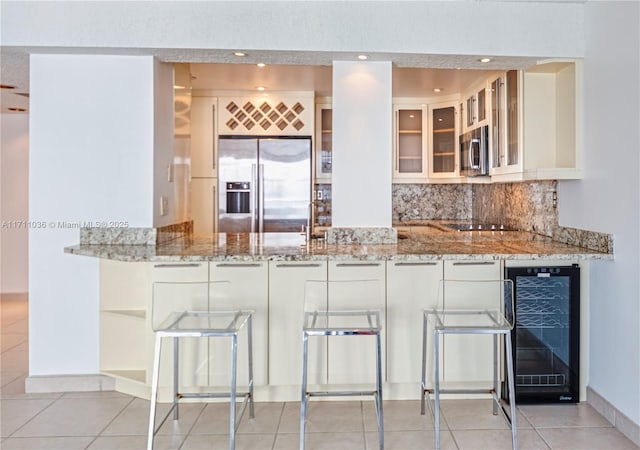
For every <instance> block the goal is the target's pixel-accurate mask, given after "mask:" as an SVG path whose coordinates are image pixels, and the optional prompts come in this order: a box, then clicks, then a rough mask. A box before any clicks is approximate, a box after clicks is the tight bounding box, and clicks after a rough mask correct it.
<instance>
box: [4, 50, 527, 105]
mask: <svg viewBox="0 0 640 450" xmlns="http://www.w3.org/2000/svg"><path fill="white" fill-rule="evenodd" d="M30 53H59V54H63V53H66V54H70V53H74V54H88V53H91V54H125V55H153V56H155V57H157V58H158V59H159V60H161V61H164V62H169V63H191V72H192V75H193V76H194V77H195V79H193V81H192V88H194V89H207V90H216V91H219V90H255V88H256V87H257V86H266V87H267V89H268V90H271V91H282V90H288V91H315V92H316V95H318V96H330V95H331V78H332V74H331V64H332V62H333V61H345V60H351V61H355V60H356V57H357V55H356V54H350V53H349V54H347V53H339V52H300V51H286V52H284V51H253V52H251V53H250V54H249V55H247V56H246V57H244V58H238V57H236V56H234V55H233V53H232V52H231V51H229V50H213V49H122V48H119V49H113V48H91V49H87V48H54V47H51V48H42V47H40V48H26V47H21V48H17V47H2V48H0V69H1V70H0V79H1V80H2V84H9V85H13V86H16V89H12V90H7V89H3V90H2V93H1V98H0V100H1V102H2V112H7V108H9V107H21V108H25V109H28V93H29V54H30ZM369 60H370V61H391V62H392V63H393V67H394V72H393V96H394V97H437V96H446V95H451V94H454V93H456V92H460V91H461V90H463V89H465V88H466V87H468V86H469V85H470V84H471V83H473V81H474V80H476V79H478V78H479V77H481V76H483V74H485V73H486V72H487V71H494V70H505V69H526V68H528V67H531V66H532V65H533V64H535V62H536V58H531V57H505V56H501V57H494V58H493V60H492V61H491V62H490V63H489V64H482V63H480V62H479V61H478V56H471V55H426V54H408V53H389V54H387V53H385V54H369ZM258 62H264V63H266V64H267V65H266V67H264V68H259V67H257V66H256V63H258ZM436 87H438V88H441V89H443V90H442V92H441V93H439V94H436V93H433V91H432V89H433V88H436Z"/></svg>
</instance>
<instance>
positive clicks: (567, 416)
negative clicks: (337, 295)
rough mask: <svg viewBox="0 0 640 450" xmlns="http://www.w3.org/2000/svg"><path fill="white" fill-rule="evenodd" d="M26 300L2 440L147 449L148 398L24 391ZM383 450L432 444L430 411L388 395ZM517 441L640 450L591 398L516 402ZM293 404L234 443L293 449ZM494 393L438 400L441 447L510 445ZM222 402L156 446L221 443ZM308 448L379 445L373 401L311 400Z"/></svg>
mask: <svg viewBox="0 0 640 450" xmlns="http://www.w3.org/2000/svg"><path fill="white" fill-rule="evenodd" d="M27 313H28V311H27V302H26V301H24V300H23V301H16V300H3V301H2V302H0V315H1V318H2V322H1V323H2V354H1V360H0V362H1V373H0V381H1V387H2V392H1V403H2V404H1V415H0V430H1V435H0V439H1V441H0V448H2V449H3V450H10V449H29V450H45V449H46V450H52V449H61V450H73V449H91V450H98V449H102V450H122V449H144V448H145V445H146V431H147V420H148V406H149V402H148V401H146V400H142V399H139V398H135V397H131V396H128V395H124V394H120V393H117V392H83V393H62V394H58V393H55V394H25V392H24V379H25V377H26V376H27V371H28V369H27V367H28V340H27V338H28V336H27V329H28V314H27ZM384 407H385V410H384V413H385V444H386V445H385V448H386V449H387V450H394V449H398V450H414V449H416V450H418V449H430V448H433V428H432V421H431V417H430V415H426V416H421V415H420V412H419V411H420V410H419V408H420V406H419V402H418V401H387V402H385V404H384ZM518 410H519V411H518V428H519V430H518V434H519V439H518V444H519V448H520V449H523V450H524V449H535V450H542V449H584V450H599V449H640V447H637V446H635V445H634V444H633V443H632V442H631V441H630V440H628V439H627V438H626V437H624V436H623V435H622V434H621V433H620V432H618V431H617V430H616V429H615V428H613V427H612V426H611V425H610V424H609V422H607V421H606V420H605V419H604V418H603V417H602V416H601V415H599V414H598V413H597V412H596V411H595V410H594V409H593V408H591V407H590V406H589V405H587V404H578V405H526V406H525V405H523V406H520V407H519V408H518ZM299 411H300V409H299V403H296V402H292V403H257V404H256V417H255V419H252V420H250V419H248V415H247V416H245V418H243V420H242V423H241V426H240V429H239V435H238V438H237V446H236V448H238V450H242V449H256V450H263V449H274V450H286V449H296V448H298V425H299V424H298V417H299V416H298V414H299ZM490 411H491V401H490V400H449V401H444V402H443V405H442V416H443V422H442V426H443V432H442V446H441V447H442V448H443V449H473V450H478V449H492V450H493V449H502V448H505V449H508V448H511V434H510V431H509V428H508V426H507V425H506V423H505V422H504V420H503V419H502V418H501V417H500V416H493V415H492V414H491V412H490ZM227 417H228V416H227V407H226V406H225V405H224V404H214V403H210V404H206V405H205V404H186V405H183V406H181V418H180V420H179V421H178V422H173V421H171V420H169V421H168V423H165V425H164V426H163V428H162V429H161V430H160V433H159V435H158V437H157V438H156V444H157V445H156V448H158V449H184V450H192V449H205V448H206V449H211V448H213V449H226V448H228V435H225V431H226V426H227ZM308 423H309V425H308V428H307V430H308V434H307V440H306V442H307V448H308V449H309V450H320V449H330V450H339V449H345V450H359V449H376V448H378V441H377V432H376V429H377V428H376V420H375V410H374V408H373V404H372V402H358V401H348V402H344V401H341V402H312V403H311V406H310V410H309V422H308Z"/></svg>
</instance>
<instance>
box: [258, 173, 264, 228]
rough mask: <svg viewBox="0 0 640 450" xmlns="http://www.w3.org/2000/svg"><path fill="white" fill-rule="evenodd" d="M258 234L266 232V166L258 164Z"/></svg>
mask: <svg viewBox="0 0 640 450" xmlns="http://www.w3.org/2000/svg"><path fill="white" fill-rule="evenodd" d="M258 200H259V204H258V232H259V233H262V232H264V164H258Z"/></svg>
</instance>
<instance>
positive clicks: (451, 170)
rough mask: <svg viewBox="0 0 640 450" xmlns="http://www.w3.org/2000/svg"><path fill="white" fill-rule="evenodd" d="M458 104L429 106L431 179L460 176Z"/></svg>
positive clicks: (449, 103)
mask: <svg viewBox="0 0 640 450" xmlns="http://www.w3.org/2000/svg"><path fill="white" fill-rule="evenodd" d="M456 105H457V102H446V103H437V104H432V105H429V108H428V111H429V113H428V114H429V118H428V121H429V152H428V154H429V178H452V177H458V176H459V164H458V159H459V152H458V130H457V127H456V123H457V120H456V117H457V114H458V111H457V106H456Z"/></svg>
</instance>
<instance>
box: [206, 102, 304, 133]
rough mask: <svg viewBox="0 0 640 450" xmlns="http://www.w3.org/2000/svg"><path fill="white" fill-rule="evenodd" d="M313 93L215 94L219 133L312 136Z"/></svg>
mask: <svg viewBox="0 0 640 450" xmlns="http://www.w3.org/2000/svg"><path fill="white" fill-rule="evenodd" d="M313 116H314V95H313V92H299V93H296V92H292V93H287V94H286V95H285V94H282V95H279V94H273V95H269V96H268V97H265V96H262V95H255V96H247V97H241V96H238V97H236V96H233V97H231V96H230V97H223V96H220V97H219V111H218V130H219V134H222V135H250V136H312V135H313V131H314V130H313V128H314V122H313Z"/></svg>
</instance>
